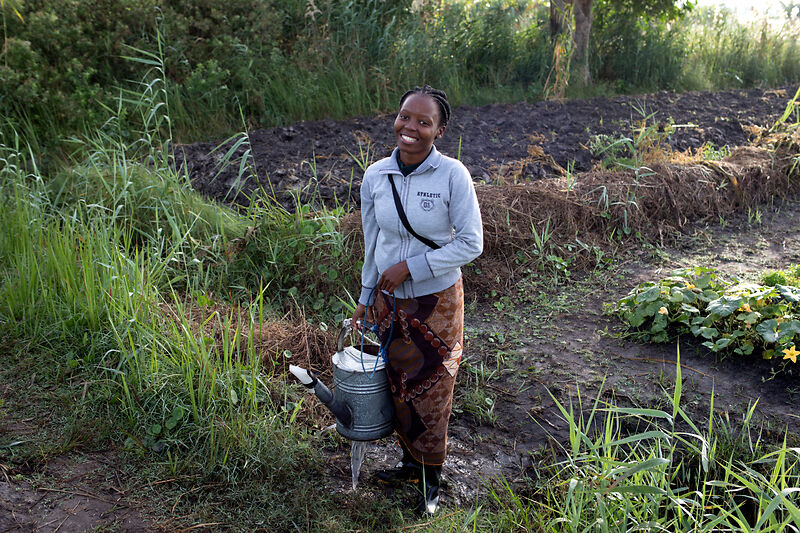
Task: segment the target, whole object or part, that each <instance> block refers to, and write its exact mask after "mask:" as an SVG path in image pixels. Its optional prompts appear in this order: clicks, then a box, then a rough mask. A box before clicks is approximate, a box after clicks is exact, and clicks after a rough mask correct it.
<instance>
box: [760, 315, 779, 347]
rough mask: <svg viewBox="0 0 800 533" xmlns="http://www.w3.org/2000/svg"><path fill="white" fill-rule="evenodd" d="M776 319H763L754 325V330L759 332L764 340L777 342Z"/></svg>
mask: <svg viewBox="0 0 800 533" xmlns="http://www.w3.org/2000/svg"><path fill="white" fill-rule="evenodd" d="M777 329H778V321H777V320H775V319H774V318H771V319H769V320H765V321H763V322H762V323H761V324H759V325H758V326H756V331H757V332H758V333H759V334H761V337H762V338H763V339H764V342H778V332H777V331H776V330H777Z"/></svg>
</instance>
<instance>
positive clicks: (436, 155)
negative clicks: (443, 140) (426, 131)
mask: <svg viewBox="0 0 800 533" xmlns="http://www.w3.org/2000/svg"><path fill="white" fill-rule="evenodd" d="M441 162H442V154H441V153H440V152H439V150H437V149H436V146H435V145H434V146H433V147H431V153H429V154H428V157H426V158H425V161H423V162H422V164H420V166H418V167H417V169H416V170H415V171H414V172H412V173H411V174H409V176H414V175H416V174H422V173H423V172H425V171H427V170H428V169H429V168H439V164H440V163H441ZM378 173H380V174H400V167H398V166H397V148H395V149H394V150H392V155H391V157H389V160H388V161H387V163H386V166H384V167H383V168H382V169H380V170H378Z"/></svg>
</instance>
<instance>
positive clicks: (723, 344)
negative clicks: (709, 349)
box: [714, 338, 731, 350]
mask: <svg viewBox="0 0 800 533" xmlns="http://www.w3.org/2000/svg"><path fill="white" fill-rule="evenodd" d="M730 343H731V339H727V338H722V339H718V340H717V342H715V343H714V346H715V347H716V348H717V350H722V349H725V348H727V347H728V345H729V344H730Z"/></svg>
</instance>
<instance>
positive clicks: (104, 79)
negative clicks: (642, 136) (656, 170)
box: [0, 0, 800, 146]
mask: <svg viewBox="0 0 800 533" xmlns="http://www.w3.org/2000/svg"><path fill="white" fill-rule="evenodd" d="M596 4H597V5H596V7H595V10H594V12H595V21H594V24H593V30H592V43H591V54H590V56H591V60H590V67H591V70H592V78H593V79H595V80H596V82H597V85H596V86H595V88H590V89H587V88H585V87H581V88H577V85H576V88H575V89H574V90H573V89H570V88H569V87H568V86H567V85H568V80H569V73H568V72H566V71H568V70H569V69H570V66H569V62H568V61H566V60H564V58H563V57H560V56H559V54H558V53H554V51H556V52H557V50H555V48H556V47H557V42H560V41H558V40H557V39H556V40H553V39H551V37H550V35H549V27H548V11H547V5H546V3H542V2H538V1H534V0H515V1H513V2H501V1H495V0H492V1H490V2H480V3H474V2H473V3H469V2H460V1H448V2H442V3H421V4H420V5H419V6H418V5H417V4H416V3H415V4H414V5H412V3H411V2H410V1H409V0H402V1H399V2H382V1H374V0H364V1H358V2H347V3H346V2H339V1H336V0H328V1H321V2H308V3H303V2H286V1H281V0H269V1H264V2H256V3H253V2H249V1H246V0H229V1H225V2H223V1H221V0H207V1H205V2H201V3H197V2H187V1H180V2H161V1H158V0H125V1H121V0H83V1H80V2H79V1H70V2H46V1H41V0H39V1H33V0H28V1H25V2H4V3H2V4H0V13H1V14H2V17H3V41H4V47H3V51H2V54H0V95H2V96H0V115H2V116H4V117H5V118H6V119H7V120H10V121H11V122H12V123H13V124H14V126H15V128H16V129H17V130H18V131H26V132H36V133H37V137H38V138H39V140H40V141H41V142H42V143H43V144H44V145H46V146H47V145H50V144H52V143H53V142H55V141H56V140H58V139H59V137H61V136H64V135H69V134H72V133H75V132H83V131H93V130H96V129H98V128H101V127H105V126H104V123H105V118H106V117H107V115H108V110H109V109H117V108H119V107H120V106H121V108H122V110H121V112H122V113H123V114H124V113H128V112H130V109H129V108H128V104H130V102H128V100H131V99H132V98H134V99H135V97H133V96H131V93H130V92H129V91H130V90H134V91H136V92H137V93H138V92H141V88H140V87H139V86H138V83H137V82H138V80H141V79H146V80H147V81H148V83H149V82H152V81H155V80H158V81H160V82H164V89H165V91H166V92H167V93H168V95H169V100H170V108H171V109H170V117H171V119H172V124H171V125H172V128H173V130H174V132H175V134H176V138H177V139H179V140H181V141H188V140H196V139H198V138H208V137H211V136H221V135H228V134H231V133H233V132H234V131H237V130H239V129H240V125H241V123H242V116H243V117H244V118H245V122H246V124H247V125H248V126H250V127H253V126H262V127H264V126H275V125H279V124H285V123H290V122H294V121H297V120H300V119H312V118H322V117H333V118H340V117H345V116H354V115H358V114H369V113H375V112H378V111H385V110H388V109H392V108H393V107H394V106H395V104H396V99H397V97H398V96H399V93H400V92H401V91H403V90H404V89H405V88H406V85H408V84H412V83H423V82H425V83H430V84H432V85H436V86H442V87H446V88H447V90H448V93H449V94H450V95H451V98H452V100H453V102H454V103H455V104H466V103H469V104H480V103H485V102H494V101H503V100H506V101H507V100H522V99H528V100H538V99H541V98H542V97H545V96H548V95H554V94H560V95H563V94H564V92H563V90H562V89H565V88H566V91H567V92H566V94H568V95H572V96H575V95H577V94H578V93H576V91H579V92H580V93H581V94H590V93H591V92H601V93H602V92H608V91H611V92H620V91H622V92H625V91H647V90H657V89H676V90H683V89H713V88H723V87H751V86H756V85H775V84H781V83H787V82H791V81H797V80H798V79H800V49H799V48H798V45H797V42H798V31H799V30H798V26H797V21H796V20H788V19H787V22H786V23H785V24H783V26H781V27H778V26H776V25H775V23H767V22H762V21H752V22H749V23H741V22H738V21H736V20H735V19H734V18H733V17H732V16H731V15H730V14H729V13H726V12H721V13H716V12H714V11H712V10H708V9H705V10H703V9H698V10H696V11H693V12H690V14H689V15H687V16H682V17H681V18H678V19H676V20H668V19H667V18H666V17H665V16H664V15H662V14H659V15H653V14H649V13H648V12H647V11H646V10H645V11H644V12H641V11H636V12H630V13H629V12H627V11H626V9H628V8H627V7H625V6H626V5H627V4H625V3H614V2H596ZM17 10H18V11H17ZM671 13H672V16H673V17H678V16H679V15H680V14H681V13H683V11H681V10H678V11H675V10H673V11H671ZM562 47H563V43H562ZM563 52H564V51H563V50H562V55H563ZM143 53H144V54H146V53H150V54H155V53H159V54H161V55H162V56H163V57H164V68H163V70H161V71H158V72H154V71H150V75H149V76H146V74H147V69H148V68H150V67H152V64H149V63H148V62H147V61H141V60H139V61H130V60H129V59H128V58H130V57H138V58H141V57H142V55H143ZM398 80H406V81H404V82H403V83H400V84H399V85H398ZM557 86H558V87H557ZM587 90H588V91H589V93H587V92H586V91H587ZM4 127H5V126H4ZM135 132H136V130H135V129H134V130H130V129H129V130H126V131H123V132H121V133H122V135H123V136H124V137H125V140H126V141H127V142H131V141H133V140H135V139H134V136H135V135H136V133H135Z"/></svg>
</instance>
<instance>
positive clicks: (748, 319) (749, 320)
mask: <svg viewBox="0 0 800 533" xmlns="http://www.w3.org/2000/svg"><path fill="white" fill-rule="evenodd" d="M759 319H761V313H759V312H757V311H753V312H751V313H739V314H738V315H736V320H741V321H742V322H744V323H745V324H755V323H756V322H758V321H759Z"/></svg>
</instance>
